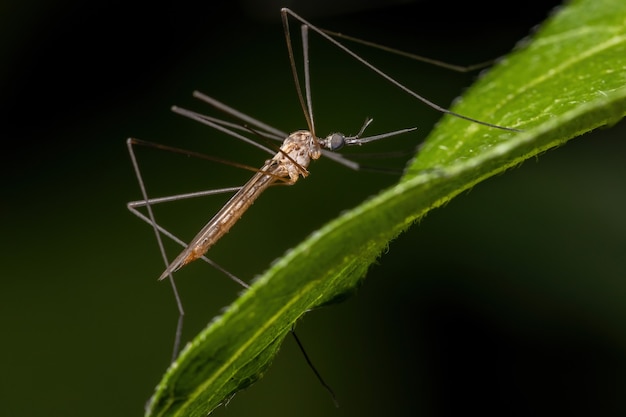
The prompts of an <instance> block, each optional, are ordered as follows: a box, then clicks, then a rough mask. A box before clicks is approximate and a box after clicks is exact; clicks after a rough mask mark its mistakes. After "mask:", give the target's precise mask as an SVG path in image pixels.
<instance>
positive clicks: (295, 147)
mask: <svg viewBox="0 0 626 417" xmlns="http://www.w3.org/2000/svg"><path fill="white" fill-rule="evenodd" d="M281 16H282V22H283V28H284V34H285V40H286V44H287V52H288V56H289V61H290V66H291V72H292V76H293V79H294V83H295V88H296V93H297V96H298V100H299V103H300V106H301V108H302V112H303V114H304V117H305V120H306V124H307V130H299V131H296V132H293V133H291V134H286V133H284V132H281V131H280V130H278V129H275V128H273V127H272V126H269V125H267V124H265V123H263V122H261V121H259V120H256V119H254V118H252V117H251V116H248V115H246V114H243V113H241V112H239V111H237V110H235V109H233V108H231V107H229V106H227V105H225V104H223V103H221V102H219V101H218V100H216V99H214V98H212V97H209V96H207V95H205V94H202V93H199V92H195V93H194V96H195V97H196V98H199V99H200V100H202V101H204V102H205V103H207V104H209V105H211V106H212V107H214V108H215V109H217V110H218V111H220V112H222V113H226V114H227V115H230V116H232V117H234V118H235V119H238V121H239V122H240V124H235V123H231V122H227V121H225V120H221V119H218V118H214V117H211V116H207V115H203V114H200V113H196V112H193V111H191V110H186V109H182V108H179V107H173V108H172V110H173V111H174V112H175V113H177V114H180V115H182V116H185V117H187V118H190V119H192V120H195V121H198V122H200V123H202V124H205V125H207V126H210V127H212V128H213V129H216V130H218V131H221V132H223V133H226V134H228V135H230V136H232V137H235V138H237V139H240V140H243V141H245V142H247V143H249V144H251V145H253V146H256V147H258V148H260V149H262V150H263V151H265V152H268V153H270V154H271V155H273V156H272V157H271V158H270V159H268V160H267V161H265V163H264V164H263V166H262V167H261V168H259V169H254V168H251V167H248V166H244V165H242V164H237V163H231V165H235V166H239V167H241V168H245V169H250V170H253V171H255V173H254V175H253V176H252V178H251V179H250V180H249V181H248V182H246V183H245V184H244V185H243V186H241V187H231V188H225V189H219V190H210V191H203V192H196V193H189V194H184V195H177V196H171V197H161V198H149V197H148V194H147V191H146V187H145V184H144V181H143V178H142V175H141V170H140V169H139V165H138V162H137V159H136V156H135V153H134V150H133V149H134V146H137V145H140V146H150V147H154V148H160V149H164V150H170V151H173V152H178V153H183V154H186V155H191V156H198V157H200V158H204V159H208V160H213V161H215V160H216V158H213V157H210V156H206V155H201V154H198V153H196V152H191V151H186V150H182V149H178V148H174V147H170V146H166V145H160V144H154V143H150V142H145V141H142V140H139V139H134V138H131V139H128V141H127V145H128V150H129V153H130V157H131V162H132V164H133V167H134V170H135V175H136V177H137V180H138V182H139V186H140V189H141V193H142V197H143V199H142V200H139V201H134V202H130V203H128V208H129V210H131V211H132V212H133V214H135V215H137V216H138V217H140V218H141V219H142V220H144V221H145V222H147V223H148V224H150V225H151V226H152V227H153V229H154V233H155V235H156V239H157V243H158V246H159V250H160V252H161V255H162V257H163V261H164V263H165V265H166V268H165V270H164V271H163V273H162V274H161V275H160V277H159V279H160V280H162V279H165V278H169V280H170V283H171V285H172V288H173V291H174V296H175V299H176V302H177V306H178V310H179V322H178V327H177V331H176V341H175V346H174V358H175V357H176V356H177V352H178V347H179V342H180V336H181V331H182V320H183V316H184V310H183V306H182V302H181V299H180V296H179V294H178V291H177V289H176V284H175V282H174V277H173V273H174V272H176V271H178V270H179V269H180V268H182V267H183V266H185V265H187V264H189V263H190V262H192V261H194V260H197V259H203V260H204V261H205V262H208V263H210V264H211V265H212V266H214V267H215V268H217V269H218V270H220V271H221V272H223V273H224V274H226V275H227V276H229V277H230V278H231V279H233V280H234V281H236V282H238V283H239V284H240V285H242V286H243V287H246V288H247V287H248V284H246V283H245V282H244V281H242V280H240V279H239V278H237V277H236V276H234V275H233V274H231V273H230V272H228V271H227V270H226V269H225V268H222V267H221V266H220V265H218V264H216V263H215V262H213V261H211V260H210V259H209V258H207V257H206V256H205V254H206V252H207V251H208V250H209V249H210V248H211V247H212V246H213V245H214V244H215V243H216V242H217V241H218V240H219V239H220V238H221V237H223V236H224V235H225V234H226V233H227V232H228V231H229V230H230V229H231V227H232V226H233V225H234V224H235V223H236V222H237V221H238V220H239V219H240V218H241V216H242V215H243V214H244V213H245V211H246V210H247V209H248V208H250V206H251V205H252V204H253V202H254V201H255V200H256V199H257V198H258V197H259V196H260V195H261V194H262V193H263V192H264V191H265V190H266V189H267V188H268V187H270V186H272V185H276V184H284V185H293V184H295V183H296V182H297V180H298V179H299V178H300V177H307V176H308V174H309V171H308V167H309V164H310V162H311V161H312V160H316V159H318V158H320V157H321V156H322V155H325V156H327V157H328V158H330V159H332V160H334V161H335V162H338V163H340V164H343V165H345V166H347V167H348V168H351V169H359V164H357V163H355V162H354V161H351V160H349V159H347V158H345V157H343V156H341V155H340V154H338V153H335V151H337V150H340V149H342V148H343V147H345V146H354V145H362V144H365V143H368V142H372V141H376V140H380V139H385V138H388V137H391V136H396V135H400V134H405V133H409V132H412V131H414V130H415V129H416V128H415V127H410V128H403V129H399V130H395V131H392V132H388V133H384V134H378V135H373V136H369V137H368V136H364V133H365V130H366V128H367V127H368V126H369V124H370V123H371V122H372V119H369V118H368V119H366V121H365V123H364V124H363V125H362V127H361V129H360V130H359V132H358V134H356V135H354V136H346V135H343V134H341V133H332V134H330V135H328V136H326V137H324V138H319V137H318V136H317V135H316V133H315V123H314V117H313V105H312V98H311V88H310V71H309V46H308V45H309V44H308V34H309V30H310V31H313V32H315V33H316V34H317V35H319V36H321V37H322V38H324V39H326V40H327V41H328V42H330V43H331V44H332V45H334V46H335V47H336V48H338V49H339V50H341V51H343V52H344V53H345V54H347V55H348V56H350V57H352V58H353V59H354V60H356V61H357V62H358V63H360V64H361V65H363V66H365V67H366V68H368V69H369V70H371V71H373V72H374V73H376V74H377V75H378V76H380V77H381V78H382V79H383V80H385V81H387V82H389V83H391V84H392V85H393V86H394V87H396V88H398V89H400V90H401V91H403V92H404V93H406V94H408V95H410V96H412V97H414V98H416V99H417V100H419V101H421V102H422V103H424V104H426V105H428V106H430V107H431V108H433V109H435V110H437V111H439V112H441V113H445V114H449V115H452V116H454V117H458V118H461V119H464V120H467V121H468V122H471V123H477V124H481V125H484V126H487V127H490V128H493V129H499V130H504V131H510V132H517V131H519V130H517V129H515V128H511V127H504V126H499V125H495V124H491V123H488V122H485V121H481V120H477V119H474V118H472V117H469V116H465V115H462V114H458V113H455V112H453V111H451V110H448V109H446V108H444V107H441V106H439V105H437V104H435V103H433V102H432V101H430V100H428V99H426V98H425V97H423V96H421V95H419V94H417V93H416V92H414V91H412V90H411V89H409V88H408V87H406V86H405V85H403V84H401V83H400V82H399V81H397V80H395V79H394V78H392V77H390V76H389V75H387V74H386V73H385V72H383V71H382V70H380V69H379V68H378V67H376V66H374V65H373V64H371V63H370V62H368V61H366V60H365V59H363V58H362V57H360V56H359V55H357V54H356V53H355V52H353V51H352V50H351V49H349V48H348V47H346V46H345V45H344V44H343V43H341V42H340V41H339V40H338V39H342V40H345V41H349V42H357V43H361V44H364V45H367V46H370V47H374V48H378V49H382V50H384V51H387V52H391V53H395V54H400V55H404V56H408V57H411V58H414V59H418V60H421V61H425V62H430V63H434V64H436V65H440V66H444V67H446V66H447V67H448V68H451V69H456V70H459V68H460V67H454V66H450V65H446V64H443V63H441V62H439V61H434V60H429V59H424V58H421V57H418V56H415V55H411V54H407V53H403V52H400V51H397V50H394V49H392V48H388V47H384V46H381V45H378V44H375V43H371V42H367V41H362V40H359V39H356V38H352V37H349V36H346V35H343V34H340V33H337V32H331V31H327V30H324V29H320V28H318V27H316V26H314V25H313V24H311V23H309V22H308V21H306V20H305V19H303V18H302V17H300V16H299V15H297V14H296V13H294V12H293V11H291V10H289V9H286V8H283V9H282V10H281ZM290 17H291V18H293V19H295V20H297V21H298V22H299V23H300V27H301V40H302V51H303V61H304V70H303V72H304V93H303V89H302V86H301V81H300V77H299V74H298V70H297V68H296V63H295V58H294V51H293V46H292V39H291V34H290V27H289V18H290ZM243 133H248V134H250V133H252V134H255V135H256V136H261V137H265V138H269V139H273V140H280V141H282V145H281V146H280V148H278V149H277V150H276V149H270V148H268V147H266V146H263V145H261V144H259V143H258V142H256V141H253V140H251V139H249V138H248V137H247V136H246V135H244V134H243ZM226 192H231V193H232V192H235V194H234V196H233V197H231V198H230V200H228V202H227V203H226V204H225V205H224V206H223V207H222V208H221V209H220V210H219V211H218V212H217V214H215V215H214V216H213V218H212V219H211V220H209V222H208V223H207V224H206V225H205V226H204V227H203V228H202V229H201V230H200V232H198V234H197V235H196V236H195V237H194V238H193V239H192V240H191V241H190V242H189V243H185V242H184V241H183V240H182V239H180V238H178V237H177V236H175V235H173V234H172V233H170V232H169V231H168V230H166V229H165V228H163V227H161V226H160V225H159V224H158V223H157V222H156V220H155V216H154V213H153V210H152V205H154V204H158V203H163V202H168V201H176V200H182V199H186V198H193V197H199V196H205V195H211V194H218V193H226ZM142 207H144V208H145V209H146V211H147V214H143V213H142V212H140V211H139V210H138V209H139V208H142ZM162 235H163V236H166V237H168V238H170V239H172V240H174V241H175V242H177V243H179V244H180V245H181V246H183V247H184V249H183V251H182V252H180V254H179V255H178V256H177V257H176V258H175V259H174V260H173V261H171V262H170V261H169V259H168V257H167V254H166V252H165V248H164V245H163V242H162V238H161V236H162ZM305 355H306V353H305ZM316 373H317V372H316ZM322 383H323V381H322ZM323 384H324V383H323ZM324 385H325V384H324Z"/></svg>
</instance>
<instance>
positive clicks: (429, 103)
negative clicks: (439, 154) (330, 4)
mask: <svg viewBox="0 0 626 417" xmlns="http://www.w3.org/2000/svg"><path fill="white" fill-rule="evenodd" d="M281 14H282V18H283V25H284V26H285V27H286V29H285V33H286V34H289V29H288V27H289V18H288V16H287V15H290V16H292V17H293V18H294V19H296V20H298V21H299V22H301V23H302V24H303V25H306V26H308V27H309V28H310V29H311V30H313V31H314V32H316V33H317V34H319V35H320V36H321V37H323V38H324V39H326V40H327V41H328V42H330V43H331V44H333V45H334V46H336V47H337V48H339V49H341V50H342V51H343V52H345V53H346V54H348V55H349V56H351V57H352V58H353V59H355V60H357V61H358V62H359V63H361V64H362V65H364V66H365V67H367V68H369V69H370V70H372V71H374V72H375V73H376V74H378V75H379V76H380V77H382V78H383V79H385V80H387V81H388V82H390V83H391V84H393V85H395V86H396V87H397V88H399V89H400V90H402V91H404V92H405V93H407V94H409V95H410V96H412V97H414V98H416V99H418V100H419V101H421V102H422V103H424V104H426V105H427V106H429V107H431V108H433V109H435V110H437V111H439V112H441V113H445V114H449V115H451V116H454V117H458V118H460V119H464V120H467V121H470V122H473V123H478V124H481V125H484V126H488V127H493V128H495V129H500V130H506V131H511V132H520V131H521V130H519V129H515V128H511V127H505V126H499V125H496V124H493V123H488V122H484V121H482V120H478V119H474V118H473V117H469V116H465V115H463V114H459V113H456V112H453V111H451V110H448V109H446V108H445V107H442V106H440V105H438V104H436V103H434V102H432V101H430V100H428V99H427V98H426V97H423V96H421V95H419V94H417V93H416V92H415V91H413V90H411V89H410V88H408V87H406V86H405V85H404V84H401V83H400V82H399V81H397V80H396V79H394V78H392V77H391V76H389V75H387V74H386V73H385V72H384V71H382V70H380V69H378V67H376V66H374V65H372V64H371V63H369V62H368V61H366V60H365V59H363V58H361V57H360V56H359V55H357V54H356V53H354V52H353V51H352V50H350V49H348V48H347V47H346V46H345V45H343V44H342V43H340V42H338V41H337V40H336V39H334V38H333V37H332V36H330V35H328V34H327V33H326V32H324V31H323V30H321V29H319V28H318V27H316V26H314V25H313V24H311V23H310V22H308V21H307V20H305V19H304V18H302V17H300V16H299V15H297V14H296V13H294V12H293V11H291V10H289V9H287V8H283V9H281ZM287 43H288V48H290V45H291V43H290V42H289V41H288V42H287ZM292 55H293V52H291V50H290V57H291V56H292ZM303 107H304V104H303Z"/></svg>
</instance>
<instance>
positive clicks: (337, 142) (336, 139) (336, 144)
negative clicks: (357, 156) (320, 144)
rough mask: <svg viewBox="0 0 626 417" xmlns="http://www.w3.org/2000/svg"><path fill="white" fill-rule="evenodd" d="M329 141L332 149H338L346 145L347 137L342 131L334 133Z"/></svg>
mask: <svg viewBox="0 0 626 417" xmlns="http://www.w3.org/2000/svg"><path fill="white" fill-rule="evenodd" d="M328 143H329V145H330V146H329V149H330V150H331V151H336V150H339V149H341V148H343V147H344V145H345V144H346V137H345V136H344V135H342V134H341V133H333V134H332V135H330V140H329V142H328Z"/></svg>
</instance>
